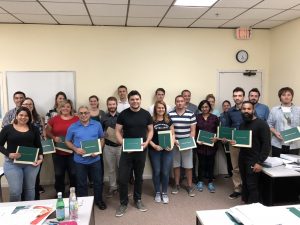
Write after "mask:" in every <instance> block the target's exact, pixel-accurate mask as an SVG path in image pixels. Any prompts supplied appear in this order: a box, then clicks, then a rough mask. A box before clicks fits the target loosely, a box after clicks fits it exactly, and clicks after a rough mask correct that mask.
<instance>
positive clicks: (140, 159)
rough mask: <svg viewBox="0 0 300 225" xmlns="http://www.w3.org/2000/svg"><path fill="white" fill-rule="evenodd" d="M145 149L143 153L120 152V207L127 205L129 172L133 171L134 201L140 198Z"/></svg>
mask: <svg viewBox="0 0 300 225" xmlns="http://www.w3.org/2000/svg"><path fill="white" fill-rule="evenodd" d="M146 154H147V149H145V150H144V151H143V152H134V153H127V152H122V154H121V158H120V163H119V191H120V203H121V205H127V204H128V181H129V178H130V171H131V169H133V171H134V176H135V180H134V192H133V199H134V201H135V202H136V201H138V200H141V198H142V185H143V173H144V168H145V161H146Z"/></svg>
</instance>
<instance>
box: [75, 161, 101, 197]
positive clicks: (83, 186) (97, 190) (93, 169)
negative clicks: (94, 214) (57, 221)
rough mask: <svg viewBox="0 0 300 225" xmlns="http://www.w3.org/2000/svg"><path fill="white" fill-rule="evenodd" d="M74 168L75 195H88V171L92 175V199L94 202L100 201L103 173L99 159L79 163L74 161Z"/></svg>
mask: <svg viewBox="0 0 300 225" xmlns="http://www.w3.org/2000/svg"><path fill="white" fill-rule="evenodd" d="M75 169H76V183H77V196H78V197H84V196H88V182H87V180H88V173H90V174H91V175H92V177H91V178H92V181H93V182H94V201H95V203H99V202H102V190H103V175H102V166H101V160H98V161H96V162H94V163H91V164H81V163H77V162H75Z"/></svg>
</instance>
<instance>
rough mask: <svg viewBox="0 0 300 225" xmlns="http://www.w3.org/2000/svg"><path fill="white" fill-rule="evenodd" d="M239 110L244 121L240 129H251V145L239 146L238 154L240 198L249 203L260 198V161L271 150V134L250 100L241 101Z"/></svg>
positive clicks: (264, 158) (263, 159)
mask: <svg viewBox="0 0 300 225" xmlns="http://www.w3.org/2000/svg"><path fill="white" fill-rule="evenodd" d="M241 111H242V117H243V120H244V123H243V124H241V126H240V129H241V130H252V147H251V148H240V155H239V168H240V174H241V178H242V200H243V201H244V202H245V203H246V204H251V203H256V202H259V200H260V195H259V176H260V172H261V170H262V163H263V162H264V161H265V160H266V159H267V157H268V155H269V153H270V150H271V135H270V129H269V126H268V124H267V123H266V122H265V121H263V120H261V119H259V118H257V117H256V116H255V112H254V105H253V103H252V102H250V101H245V102H243V104H242V110H241ZM233 142H234V141H233Z"/></svg>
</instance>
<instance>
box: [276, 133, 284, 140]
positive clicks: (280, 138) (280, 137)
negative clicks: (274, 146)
mask: <svg viewBox="0 0 300 225" xmlns="http://www.w3.org/2000/svg"><path fill="white" fill-rule="evenodd" d="M274 135H275V137H277V138H278V139H279V140H281V141H283V138H282V136H281V134H280V132H278V131H276V132H274Z"/></svg>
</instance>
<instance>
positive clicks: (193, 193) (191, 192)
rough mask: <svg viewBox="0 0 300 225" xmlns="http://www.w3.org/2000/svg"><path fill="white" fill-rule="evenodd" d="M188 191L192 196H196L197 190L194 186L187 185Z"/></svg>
mask: <svg viewBox="0 0 300 225" xmlns="http://www.w3.org/2000/svg"><path fill="white" fill-rule="evenodd" d="M187 193H188V195H189V196H190V197H195V195H196V194H195V192H194V188H193V187H187Z"/></svg>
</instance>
